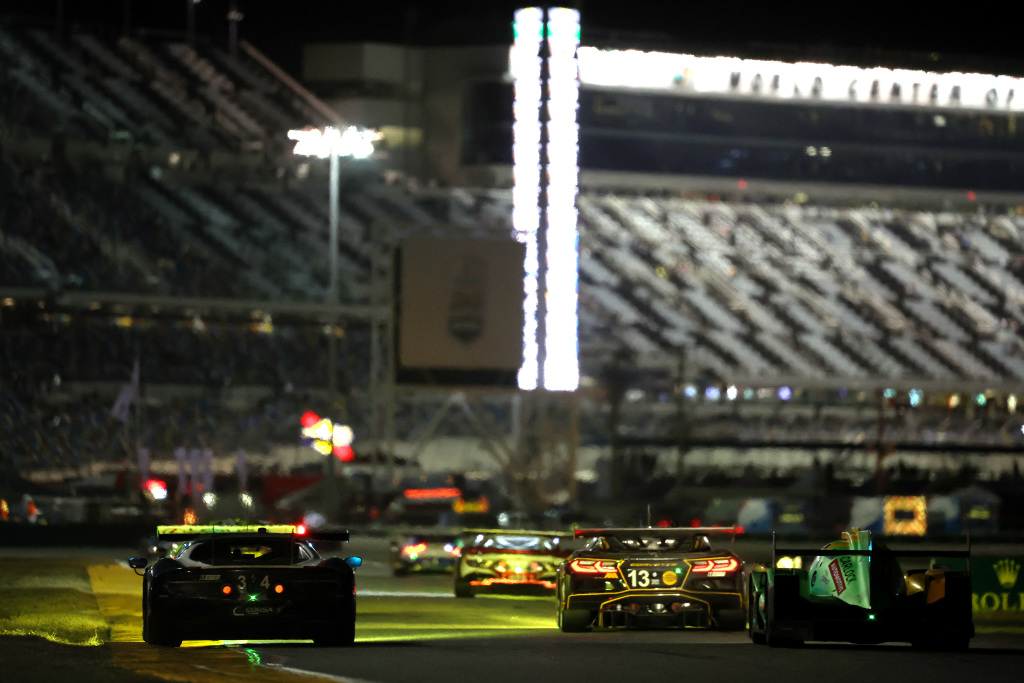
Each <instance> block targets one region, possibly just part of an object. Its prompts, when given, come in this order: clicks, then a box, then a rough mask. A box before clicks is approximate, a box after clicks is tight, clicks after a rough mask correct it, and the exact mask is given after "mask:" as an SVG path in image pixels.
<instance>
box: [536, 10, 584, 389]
mask: <svg viewBox="0 0 1024 683" xmlns="http://www.w3.org/2000/svg"><path fill="white" fill-rule="evenodd" d="M579 44H580V15H579V12H577V11H576V10H573V9H565V8H555V9H550V10H548V45H549V48H550V50H549V54H550V56H549V57H548V122H547V127H548V135H547V140H548V143H547V155H548V156H547V161H548V165H547V170H548V185H547V234H546V237H547V240H546V247H547V249H546V253H545V255H544V259H545V264H546V278H545V281H546V284H547V297H546V303H547V307H546V311H545V320H544V332H545V338H544V350H545V356H544V372H543V378H544V388H545V389H549V390H554V391H574V390H575V389H576V388H577V387H578V386H579V380H580V371H579V337H578V330H579V325H578V316H579V314H578V310H577V306H578V298H579V297H578V291H579V288H578V284H579V234H578V231H577V214H576V195H577V193H578V191H579V185H578V178H579V167H578V166H577V158H578V155H579V125H578V124H577V123H576V110H577V108H578V106H579V80H578V78H577V68H576V48H577V47H579Z"/></svg>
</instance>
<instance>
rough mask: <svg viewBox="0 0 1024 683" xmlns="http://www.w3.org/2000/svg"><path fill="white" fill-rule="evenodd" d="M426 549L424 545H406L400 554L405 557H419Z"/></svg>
mask: <svg viewBox="0 0 1024 683" xmlns="http://www.w3.org/2000/svg"><path fill="white" fill-rule="evenodd" d="M426 549H427V544H426V543H417V544H416V545H407V546H405V547H404V548H402V552H403V553H404V554H406V555H419V554H420V553H422V552H423V551H424V550H426Z"/></svg>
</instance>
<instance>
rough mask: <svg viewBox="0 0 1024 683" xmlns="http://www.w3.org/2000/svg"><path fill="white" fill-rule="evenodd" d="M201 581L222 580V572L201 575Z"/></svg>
mask: <svg viewBox="0 0 1024 683" xmlns="http://www.w3.org/2000/svg"><path fill="white" fill-rule="evenodd" d="M199 580H200V581H220V574H203V575H202V576H200V577H199Z"/></svg>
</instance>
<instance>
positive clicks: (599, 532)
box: [575, 526, 743, 539]
mask: <svg viewBox="0 0 1024 683" xmlns="http://www.w3.org/2000/svg"><path fill="white" fill-rule="evenodd" d="M638 533H643V534H644V535H645V536H655V537H659V536H665V537H668V536H679V535H681V534H693V535H697V534H731V535H732V536H733V538H734V539H735V537H736V536H737V535H738V534H742V533H743V527H741V526H677V527H660V526H652V527H612V528H608V529H577V530H576V532H575V535H576V538H592V537H594V536H625V535H629V534H633V535H636V534H638Z"/></svg>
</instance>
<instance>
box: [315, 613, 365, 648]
mask: <svg viewBox="0 0 1024 683" xmlns="http://www.w3.org/2000/svg"><path fill="white" fill-rule="evenodd" d="M354 642H356V620H355V619H354V618H352V619H345V620H343V621H341V622H339V623H338V625H337V629H336V630H334V631H332V632H330V633H325V634H324V635H322V636H316V637H314V638H313V644H314V645H316V646H317V647H346V646H349V645H352V644H353V643H354Z"/></svg>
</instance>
